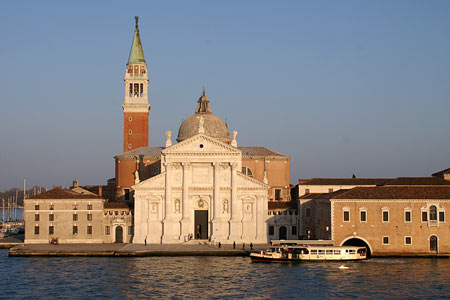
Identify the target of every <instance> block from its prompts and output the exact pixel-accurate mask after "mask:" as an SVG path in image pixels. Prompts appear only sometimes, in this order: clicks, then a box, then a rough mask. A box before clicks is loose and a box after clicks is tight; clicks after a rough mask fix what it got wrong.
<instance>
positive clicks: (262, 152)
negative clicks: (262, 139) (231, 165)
mask: <svg viewBox="0 0 450 300" xmlns="http://www.w3.org/2000/svg"><path fill="white" fill-rule="evenodd" d="M238 149H239V150H241V151H242V156H244V157H245V156H282V157H289V156H287V155H284V154H281V153H280V152H276V151H273V150H270V149H267V148H265V147H238Z"/></svg>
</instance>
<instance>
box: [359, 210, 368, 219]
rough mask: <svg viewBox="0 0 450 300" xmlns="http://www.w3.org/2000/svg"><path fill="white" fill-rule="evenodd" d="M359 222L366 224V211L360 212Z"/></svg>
mask: <svg viewBox="0 0 450 300" xmlns="http://www.w3.org/2000/svg"><path fill="white" fill-rule="evenodd" d="M360 213H361V222H367V211H365V210H361V211H360Z"/></svg>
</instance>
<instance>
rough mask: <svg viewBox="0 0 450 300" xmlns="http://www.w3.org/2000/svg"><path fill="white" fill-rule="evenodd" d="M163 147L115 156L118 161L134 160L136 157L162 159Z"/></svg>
mask: <svg viewBox="0 0 450 300" xmlns="http://www.w3.org/2000/svg"><path fill="white" fill-rule="evenodd" d="M163 149H164V148H163V147H140V148H137V149H134V150H131V151H127V152H123V153H121V154H118V155H116V156H115V158H116V159H120V160H123V159H134V158H135V157H136V156H140V155H143V156H144V157H154V158H160V156H161V150H163Z"/></svg>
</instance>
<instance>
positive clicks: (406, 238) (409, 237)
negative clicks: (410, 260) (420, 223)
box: [404, 235, 412, 246]
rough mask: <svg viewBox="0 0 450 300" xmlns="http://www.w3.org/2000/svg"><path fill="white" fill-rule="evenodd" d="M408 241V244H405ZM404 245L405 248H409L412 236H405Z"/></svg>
mask: <svg viewBox="0 0 450 300" xmlns="http://www.w3.org/2000/svg"><path fill="white" fill-rule="evenodd" d="M408 239H409V243H407V240H408ZM404 243H405V245H406V246H411V245H412V236H410V235H407V236H405V239H404Z"/></svg>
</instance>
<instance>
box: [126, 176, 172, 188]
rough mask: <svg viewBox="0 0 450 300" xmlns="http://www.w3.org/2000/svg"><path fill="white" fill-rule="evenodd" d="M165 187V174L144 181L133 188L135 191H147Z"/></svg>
mask: <svg viewBox="0 0 450 300" xmlns="http://www.w3.org/2000/svg"><path fill="white" fill-rule="evenodd" d="M164 185H165V172H163V173H161V174H158V175H156V176H153V177H150V178H149V179H146V180H143V181H141V182H139V183H138V184H135V185H133V186H132V188H133V190H135V191H136V190H139V189H146V188H150V187H158V186H164Z"/></svg>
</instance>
